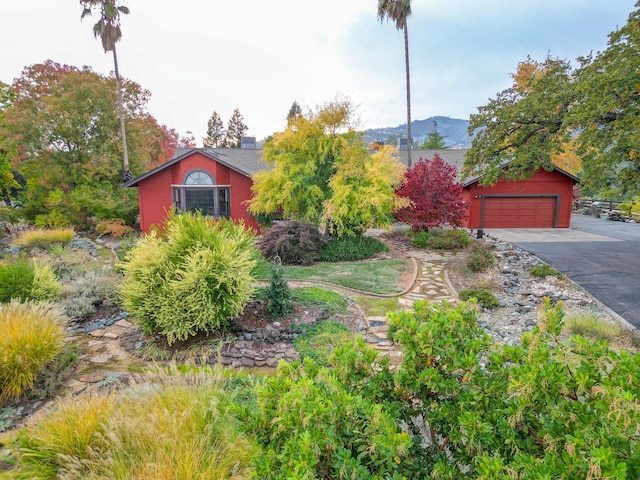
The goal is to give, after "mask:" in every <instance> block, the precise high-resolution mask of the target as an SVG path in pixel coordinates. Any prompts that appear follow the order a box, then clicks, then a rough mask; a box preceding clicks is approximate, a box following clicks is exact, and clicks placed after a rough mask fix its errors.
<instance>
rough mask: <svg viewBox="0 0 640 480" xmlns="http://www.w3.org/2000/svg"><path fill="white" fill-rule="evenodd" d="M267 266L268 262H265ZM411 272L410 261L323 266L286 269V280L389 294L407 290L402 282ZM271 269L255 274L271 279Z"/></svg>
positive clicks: (261, 269) (323, 264) (377, 261)
mask: <svg viewBox="0 0 640 480" xmlns="http://www.w3.org/2000/svg"><path fill="white" fill-rule="evenodd" d="M264 263H267V262H264ZM410 268H411V264H410V263H409V262H408V261H407V260H406V259H385V260H371V261H363V262H339V263H325V262H320V263H316V264H315V265H310V266H304V267H303V266H285V267H284V275H285V278H286V279H288V280H290V279H297V280H315V281H322V282H328V283H333V284H335V285H340V286H342V287H348V288H355V289H356V290H362V291H363V292H369V293H378V294H389V293H400V292H401V291H402V290H403V285H402V278H403V276H404V274H405V273H406V272H407V271H408V270H409V269H410ZM268 271H269V269H268V268H257V269H255V270H254V274H256V275H257V277H258V278H260V279H262V280H267V279H269V274H268Z"/></svg>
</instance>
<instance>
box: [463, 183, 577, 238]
mask: <svg viewBox="0 0 640 480" xmlns="http://www.w3.org/2000/svg"><path fill="white" fill-rule="evenodd" d="M496 194H502V195H532V194H559V195H560V205H559V211H558V228H569V224H570V222H571V208H572V202H573V180H572V179H571V178H570V177H567V176H566V175H564V174H562V173H560V172H558V171H557V170H554V171H552V172H547V171H545V170H538V171H537V172H536V173H534V174H533V176H532V177H531V178H528V179H525V180H518V181H504V180H503V181H500V182H498V183H496V184H495V185H493V186H492V187H482V186H480V185H479V184H478V182H475V183H472V184H471V185H469V186H468V187H465V189H464V191H463V196H464V197H465V200H466V201H467V202H470V203H471V207H470V208H469V216H468V218H467V223H466V224H465V227H467V228H475V229H477V228H480V214H481V209H482V196H483V195H496Z"/></svg>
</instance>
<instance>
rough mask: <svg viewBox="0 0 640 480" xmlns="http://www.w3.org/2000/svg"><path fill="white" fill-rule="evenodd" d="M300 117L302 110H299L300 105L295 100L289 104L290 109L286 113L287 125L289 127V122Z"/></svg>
mask: <svg viewBox="0 0 640 480" xmlns="http://www.w3.org/2000/svg"><path fill="white" fill-rule="evenodd" d="M301 116H302V108H300V104H299V103H298V101H297V100H294V101H293V103H292V104H291V108H290V109H289V113H287V125H291V122H292V121H293V120H295V119H296V118H298V117H301Z"/></svg>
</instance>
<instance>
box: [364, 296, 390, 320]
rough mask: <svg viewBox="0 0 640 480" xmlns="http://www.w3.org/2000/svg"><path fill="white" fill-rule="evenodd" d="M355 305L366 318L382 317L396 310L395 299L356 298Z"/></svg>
mask: <svg viewBox="0 0 640 480" xmlns="http://www.w3.org/2000/svg"><path fill="white" fill-rule="evenodd" d="M356 303H357V304H358V306H359V307H360V308H361V309H362V312H363V313H364V315H365V316H367V317H383V316H385V315H386V314H387V313H388V312H395V311H396V310H398V299H397V298H374V297H364V296H358V297H356Z"/></svg>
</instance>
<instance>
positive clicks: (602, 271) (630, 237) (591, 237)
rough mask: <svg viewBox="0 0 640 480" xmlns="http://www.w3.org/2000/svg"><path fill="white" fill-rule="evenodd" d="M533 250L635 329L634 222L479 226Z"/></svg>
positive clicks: (639, 244) (639, 307)
mask: <svg viewBox="0 0 640 480" xmlns="http://www.w3.org/2000/svg"><path fill="white" fill-rule="evenodd" d="M485 233H486V234H488V235H490V236H492V237H496V238H498V239H500V240H504V241H507V242H509V243H512V244H513V245H516V246H518V247H520V248H522V249H523V250H526V251H528V252H531V253H533V254H535V255H536V256H537V257H538V258H540V259H541V260H543V261H545V262H547V263H549V264H550V265H553V266H554V267H555V268H557V269H558V270H559V271H560V272H562V273H564V274H566V275H567V276H568V277H569V278H570V279H571V280H573V281H574V282H576V283H577V284H578V285H580V286H582V287H583V288H584V289H585V290H587V291H588V292H589V293H590V294H591V295H593V296H594V297H595V298H597V299H598V300H600V301H601V302H602V303H604V304H605V305H606V306H607V307H609V308H610V309H611V310H613V311H614V312H616V313H617V314H618V315H620V316H621V317H622V318H624V319H625V320H626V321H627V322H629V323H630V324H632V325H633V326H635V327H636V328H638V329H640V224H638V223H624V222H612V221H608V220H602V219H599V218H595V217H590V216H586V215H573V216H572V217H571V228H569V229H566V228H557V229H546V228H544V229H540V228H531V229H529V228H526V229H495V228H494V229H485Z"/></svg>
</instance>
